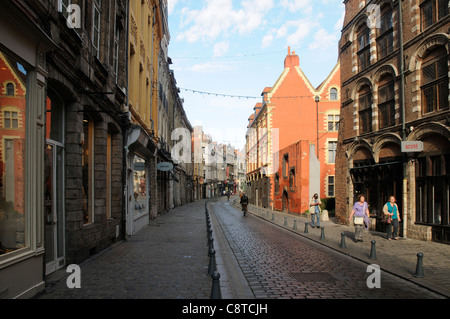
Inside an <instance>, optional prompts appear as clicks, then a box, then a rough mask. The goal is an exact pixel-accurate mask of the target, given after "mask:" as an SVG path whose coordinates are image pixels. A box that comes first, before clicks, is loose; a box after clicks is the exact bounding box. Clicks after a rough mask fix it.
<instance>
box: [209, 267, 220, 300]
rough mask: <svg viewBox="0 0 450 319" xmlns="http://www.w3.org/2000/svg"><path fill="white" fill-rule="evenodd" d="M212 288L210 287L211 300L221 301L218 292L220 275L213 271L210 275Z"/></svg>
mask: <svg viewBox="0 0 450 319" xmlns="http://www.w3.org/2000/svg"><path fill="white" fill-rule="evenodd" d="M211 278H212V287H211V299H222V292H221V291H220V274H219V273H218V272H217V271H215V272H213V274H212V275H211Z"/></svg>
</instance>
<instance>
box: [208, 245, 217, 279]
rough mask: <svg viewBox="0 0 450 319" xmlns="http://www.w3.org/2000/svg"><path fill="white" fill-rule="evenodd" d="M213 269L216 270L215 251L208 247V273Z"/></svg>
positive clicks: (210, 273)
mask: <svg viewBox="0 0 450 319" xmlns="http://www.w3.org/2000/svg"><path fill="white" fill-rule="evenodd" d="M215 271H216V251H215V250H214V249H210V250H209V266H208V275H212V274H213V273H214V272H215Z"/></svg>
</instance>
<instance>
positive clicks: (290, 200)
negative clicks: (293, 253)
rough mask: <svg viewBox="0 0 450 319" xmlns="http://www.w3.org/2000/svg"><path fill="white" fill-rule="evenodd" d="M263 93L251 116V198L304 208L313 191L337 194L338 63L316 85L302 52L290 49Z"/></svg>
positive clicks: (286, 207) (275, 206)
mask: <svg viewBox="0 0 450 319" xmlns="http://www.w3.org/2000/svg"><path fill="white" fill-rule="evenodd" d="M262 96H263V103H258V104H256V106H255V108H254V113H253V114H252V115H251V116H250V117H249V126H248V128H249V134H248V137H247V159H248V166H247V185H248V191H249V195H250V196H249V197H250V201H251V202H252V201H253V203H254V204H256V205H258V206H262V207H272V208H273V209H277V210H285V211H289V212H294V213H302V212H304V211H305V210H307V209H308V204H307V203H309V198H310V196H311V194H310V193H311V192H317V193H320V197H321V198H327V197H330V195H331V197H334V176H335V171H334V160H335V150H336V145H337V137H338V136H337V131H338V125H339V114H340V65H339V63H337V64H336V66H335V67H334V69H333V70H332V71H331V73H330V75H329V76H328V77H327V78H326V79H325V80H324V81H323V82H322V84H321V85H320V86H319V87H317V88H314V87H313V86H312V85H311V83H310V82H309V80H308V78H307V77H306V75H305V74H304V73H303V71H302V69H301V68H300V58H299V56H298V55H296V54H295V52H292V53H291V52H290V50H289V52H288V55H287V56H286V59H285V62H284V70H283V72H282V74H281V75H280V77H279V79H278V80H277V82H275V84H274V85H273V86H272V87H268V88H265V89H264V91H263V93H262ZM317 97H318V98H319V100H318V102H316V98H317ZM310 145H314V148H312V154H313V155H314V154H316V152H317V148H316V147H318V153H319V162H320V172H319V171H317V172H316V173H315V176H316V177H314V176H313V175H314V174H313V175H311V171H310V155H311V148H310ZM286 155H287V156H286ZM286 158H288V159H289V163H286ZM315 161H317V157H315ZM283 168H284V171H283ZM312 179H316V180H317V182H316V184H317V187H316V188H314V190H312V189H311V187H310V186H311V185H312V184H311V180H312Z"/></svg>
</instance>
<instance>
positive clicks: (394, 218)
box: [383, 196, 402, 240]
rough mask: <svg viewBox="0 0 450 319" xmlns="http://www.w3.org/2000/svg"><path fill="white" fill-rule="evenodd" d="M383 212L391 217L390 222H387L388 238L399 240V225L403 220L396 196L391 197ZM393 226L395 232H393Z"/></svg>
mask: <svg viewBox="0 0 450 319" xmlns="http://www.w3.org/2000/svg"><path fill="white" fill-rule="evenodd" d="M383 213H384V215H385V216H387V217H388V218H390V222H388V223H387V227H386V230H387V237H386V238H387V240H391V239H394V240H398V239H399V238H398V225H399V222H401V221H402V220H401V218H400V213H399V210H398V206H397V204H396V199H395V196H391V197H389V201H388V202H387V203H386V204H384V206H383ZM392 228H393V229H394V232H392Z"/></svg>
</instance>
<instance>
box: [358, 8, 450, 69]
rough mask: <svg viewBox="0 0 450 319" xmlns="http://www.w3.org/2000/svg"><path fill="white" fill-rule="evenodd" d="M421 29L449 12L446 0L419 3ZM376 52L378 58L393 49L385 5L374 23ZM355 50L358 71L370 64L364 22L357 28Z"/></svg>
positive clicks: (391, 21)
mask: <svg viewBox="0 0 450 319" xmlns="http://www.w3.org/2000/svg"><path fill="white" fill-rule="evenodd" d="M420 14H421V28H422V31H423V30H425V29H427V28H428V27H430V26H432V25H433V24H435V23H436V22H438V21H440V20H442V19H443V18H444V17H446V16H447V15H448V14H449V6H448V0H426V1H423V2H422V4H421V5H420ZM375 42H376V52H377V58H378V60H381V59H382V58H384V57H385V56H387V55H389V54H390V53H392V52H393V51H394V26H393V18H392V8H391V7H390V6H389V5H385V6H384V7H383V8H382V10H381V18H380V21H379V24H377V25H376V41H375ZM357 52H358V54H357V55H358V69H359V72H361V71H363V70H365V69H366V68H368V67H369V66H370V65H371V60H370V56H371V50H370V29H369V27H368V26H367V24H366V23H364V24H362V25H361V26H360V28H359V29H358V30H357Z"/></svg>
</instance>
